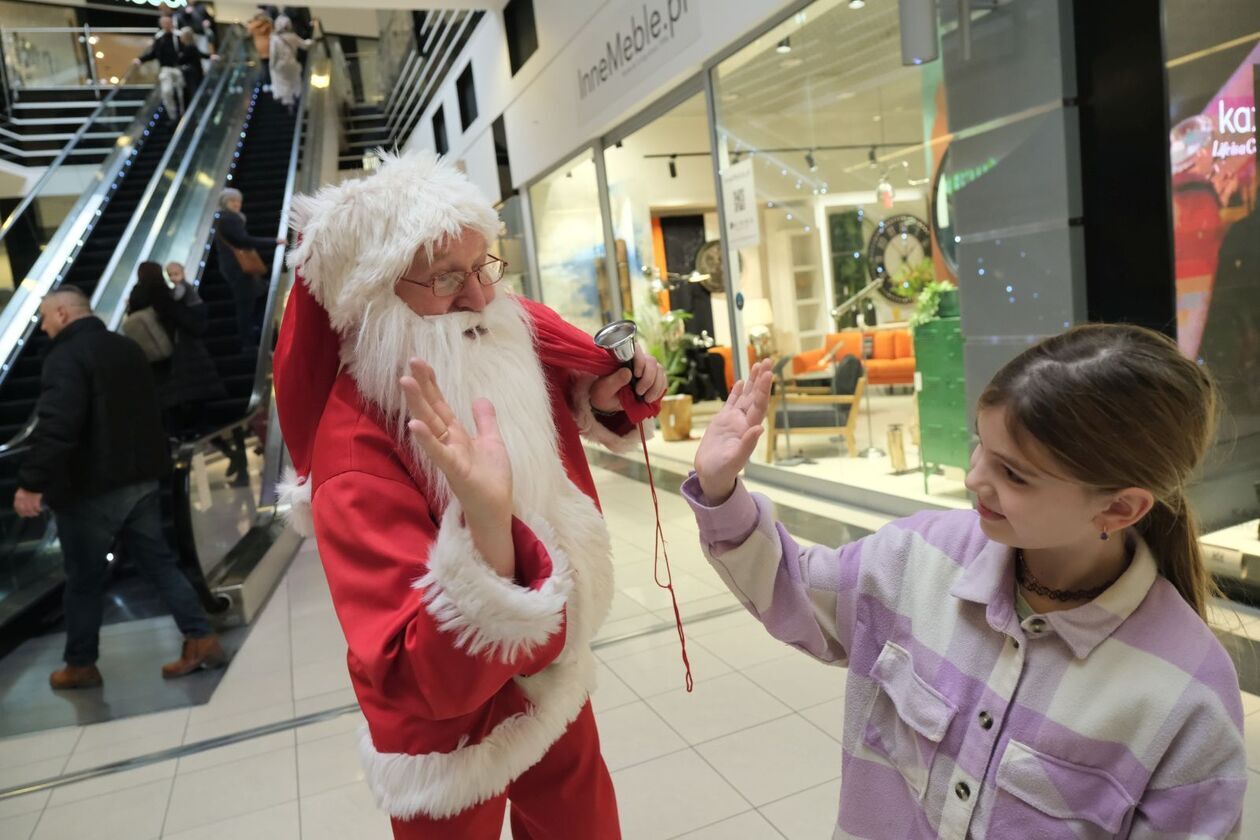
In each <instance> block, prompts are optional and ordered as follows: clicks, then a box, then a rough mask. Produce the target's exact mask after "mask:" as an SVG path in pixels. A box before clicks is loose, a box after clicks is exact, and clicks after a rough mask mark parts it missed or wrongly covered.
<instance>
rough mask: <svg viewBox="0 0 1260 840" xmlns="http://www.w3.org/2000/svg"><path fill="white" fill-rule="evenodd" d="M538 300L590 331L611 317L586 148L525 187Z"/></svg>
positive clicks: (591, 159) (594, 185)
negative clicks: (535, 255)
mask: <svg viewBox="0 0 1260 840" xmlns="http://www.w3.org/2000/svg"><path fill="white" fill-rule="evenodd" d="M529 197H530V205H531V207H532V209H533V218H534V227H535V240H536V242H537V248H538V280H539V285H540V290H541V293H542V300H543V303H546V304H547V305H548V306H550V307H552V308H553V309H555V310H556V311H557V312H559V313H560V314H561V315H562V316H564V318H565V319H566V320H567V321H569V322H570V323H572V324H575V325H577V326H578V327H580V328H581V329H584V330H586V331H587V332H590V333H592V334H593V333H594V332H595V331H596V330H598V329H599V328H600V327H601V326H603V325H604V324H605V323H606V322H608V321H610V320H612V319H613V318H614V317H620V313H617V314H616V315H615V316H614V314H613V313H614V307H613V297H612V289H611V286H610V284H609V283H608V277H607V270H606V262H605V250H604V227H603V216H602V215H601V213H600V207H599V185H598V183H597V181H596V175H595V158H594V155H593V154H592V153H591V152H590V151H589V150H588V151H586V152H583V153H582V154H580V155H578V156H577V157H575V158H573V159H572V160H570V161H568V162H567V163H565V164H562V165H561V166H560V167H559V168H558V169H556V170H555V171H554V172H552V173H551V174H550V175H548V176H546V177H545V178H543V179H542V180H541V181H539V182H538V183H536V184H534V185H533V186H531V187H530V189H529Z"/></svg>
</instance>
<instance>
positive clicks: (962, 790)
mask: <svg viewBox="0 0 1260 840" xmlns="http://www.w3.org/2000/svg"><path fill="white" fill-rule="evenodd" d="M954 795H955V796H957V797H958V798H959V799H961V800H962V801H963V802H966V801H967V800H968V799H970V798H971V788H970V787H968V786H967V783H966V782H959V783H958V784H956V785H954Z"/></svg>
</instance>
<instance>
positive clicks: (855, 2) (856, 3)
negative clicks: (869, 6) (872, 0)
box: [849, 0, 866, 11]
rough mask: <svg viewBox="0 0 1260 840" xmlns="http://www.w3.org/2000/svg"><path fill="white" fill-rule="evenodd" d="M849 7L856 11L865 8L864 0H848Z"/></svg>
mask: <svg viewBox="0 0 1260 840" xmlns="http://www.w3.org/2000/svg"><path fill="white" fill-rule="evenodd" d="M849 8H850V9H853V10H854V11H857V10H858V9H865V8H866V0H849Z"/></svg>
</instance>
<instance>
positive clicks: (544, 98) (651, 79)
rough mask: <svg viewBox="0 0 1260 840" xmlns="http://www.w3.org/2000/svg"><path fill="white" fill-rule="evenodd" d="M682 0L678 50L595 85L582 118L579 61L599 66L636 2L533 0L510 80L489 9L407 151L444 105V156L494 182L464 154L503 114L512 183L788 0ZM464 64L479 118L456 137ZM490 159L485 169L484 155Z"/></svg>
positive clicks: (603, 128) (600, 130) (559, 156)
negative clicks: (524, 51) (534, 40)
mask: <svg viewBox="0 0 1260 840" xmlns="http://www.w3.org/2000/svg"><path fill="white" fill-rule="evenodd" d="M665 1H666V0H648V3H647V5H648V6H649V7H651V6H654V5H659V6H661V7H663V6H664V3H665ZM675 2H684V0H675ZM685 2H687V3H689V4H690V6H691V7H692V12H693V13H694V14H696V15H698V23H699V34H698V36H697V37H695V38H691V39H688V40H687V42H686V43H685V44H682V45H679V46H680V47H685V48H677V47H675V46H673V45H669V44H666V45H665V47H664V48H662V49H661V50H660V53H659V56H657V57H653V58H649V59H647V63H646V64H645V65H644V66H639V67H636V69H635V70H634V71H633V72H632V73H631V74H629V75H628V76H626V77H625V78H620V79H613V80H610V81H609V82H608V83H606V84H605V85H603V86H601V88H600V89H599V91H597V93H596V94H593V95H597V96H600V97H602V99H600V104H599V105H598V106H597V107H598V112H596V113H592V114H591V115H590V116H589V117H585V116H584V114H583V113H582V112H581V109H580V107H579V102H578V75H579V64H586V63H588V62H589V61H590V60H592V58H594V59H595V60H598V58H599V56H600V55H601V54H603V51H604V46H603V45H604V43H605V39H606V38H608V37H610V36H611V35H612V33H613V32H614V31H615V30H616V29H617V28H618V27H619V26H620V27H624V26H625V23H624V18H623V15H628V14H629V12H630V10H631V9H633V10H635V11H636V12H637V11H638V10H639V9H640V8H641V7H642V5H643V3H642V2H635V3H628V2H625V0H604V2H589V0H587V1H586V2H583V0H546V2H536V3H535V4H534V13H535V17H536V24H537V30H538V50H537V52H535V53H534V54H533V55H532V56H530V58H529V60H528V61H527V62H526V63H525V66H524V67H522V68H521V70H520V72H518V73H517V75H516V76H515V77H514V78H513V77H512V76H511V69H510V65H509V63H508V52H507V41H506V38H505V35H504V31H503V17H502V13H501V12H497V11H496V12H488V13H487V14H486V15H485V17H484V18H483V19H482V20H481V22H480V23H479V24H478V26H477V30H476V31H475V32H474V34H473V36H472V38H471V39H470V40H469V42H468V44H467V46H466V47H465V49H464V52H463V53H462V54H461V55H460V57H459V59H458V60H457V61H456V62H455V64H454V66H453V67H452V71H451V73H449V74H448V75H447V77H446V79H445V80H444V82H443V85H442V90H441V92H440V93H439V95H438V96H437V97H436V98H435V100H434V101H433V102H432V103H430V105H429V108H428V110H427V111H426V112H425V114H424V116H423V117H422V120H421V125H420V126H419V127H418V128H417V130H416V132H415V133H414V134H413V135H412V138H411V141H410V143H409V145H419V146H425V147H429V148H432V146H433V136H432V130H431V128H430V127H429V123H430V120H431V117H432V113H433V111H435V110H436V109H437V107H438V106H439V105H443V104H444V105H445V106H446V110H445V114H446V118H447V137H448V140H449V141H450V154H451V155H453V156H454V157H457V158H461V157H468V158H469V159H468V160H467V166H468V171H469V173H470V174H472V175H473V177H474V178H476V179H477V181H478V183H484V184H495V185H497V183H498V179H497V175H494V176H493V177H492V176H489V175H485V174H479V173H477V168H478V167H479V166H483V165H485V163H486V160H485V158H484V155H482V156H472V157H470V156H469V150H470V149H471V148H472V147H473V145H474V143H475V142H476V141H478V140H479V139H480V137H481V135H482V134H483V133H485V134H488V132H489V130H490V125H491V123H492V122H493V121H494V120H495V118H497V117H498V116H499V115H500V114H503V115H504V123H505V128H506V129H507V137H508V149H509V153H510V155H511V160H512V178H513V181H514V183H515V185H516V186H518V187H519V186H520V185H521V184H522V183H524V182H526V181H530V180H533V179H534V178H536V177H537V176H539V175H541V174H542V173H544V172H545V171H547V170H548V169H550V168H552V167H553V166H555V165H557V164H559V163H561V162H562V161H563V160H564V159H565V158H567V157H568V156H569V155H570V154H572V153H573V152H575V151H577V150H578V149H579V148H580V147H581V146H582V145H583V144H585V143H588V142H589V141H591V140H592V139H594V138H596V137H599V136H601V135H602V134H604V133H606V132H607V131H608V130H609V129H611V128H613V127H614V126H616V125H617V124H619V123H620V122H622V121H623V120H625V119H626V118H627V117H629V116H630V115H632V114H634V113H636V112H638V111H640V110H642V109H643V108H644V107H646V106H648V105H650V104H651V103H652V102H653V101H654V100H656V99H657V98H658V97H659V96H661V95H662V94H664V93H665V92H667V91H668V90H670V89H671V88H673V87H675V86H676V85H677V84H679V83H680V82H682V81H683V80H685V79H687V78H688V77H690V76H691V75H693V74H695V73H696V72H698V71H699V70H700V69H701V67H702V66H703V63H704V61H705V60H706V59H708V58H709V57H710V56H712V55H714V54H716V53H717V52H719V51H720V50H722V49H723V48H724V47H726V46H727V45H729V44H731V43H733V42H735V41H737V40H739V39H740V38H741V37H742V36H743V35H745V33H747V32H748V31H749V30H751V29H753V28H754V27H756V26H757V25H758V24H760V23H762V22H763V21H765V20H766V19H768V18H770V17H772V16H775V15H777V14H778V13H779V12H780V10H781V9H782V8H783V7H785V6H786V5H787V0H685ZM469 61H472V62H473V81H474V84H475V86H476V90H477V106H478V110H479V114H478V117H477V119H476V121H474V122H473V124H472V125H471V126H469V128H468V130H467V131H461V130H460V126H459V108H458V104H457V101H456V98H455V80H456V78H458V76H459V74H460V73H461V72H463V70H464V67H465V66H466V65H467V64H468V62H469ZM588 69H589V68H588ZM479 161H480V162H479ZM489 163H490V164H491V165H493V158H491V159H490V160H489ZM662 166H663V164H662ZM498 192H499V191H498V189H497V186H496V187H495V189H494V190H493V191H491V192H490V195H491V197H492V198H495V199H498V198H500V196H499V194H498Z"/></svg>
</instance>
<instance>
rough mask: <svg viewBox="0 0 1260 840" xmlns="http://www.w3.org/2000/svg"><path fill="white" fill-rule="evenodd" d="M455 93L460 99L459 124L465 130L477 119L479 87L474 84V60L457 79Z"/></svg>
mask: <svg viewBox="0 0 1260 840" xmlns="http://www.w3.org/2000/svg"><path fill="white" fill-rule="evenodd" d="M455 93H456V96H457V98H458V99H459V125H460V128H462V129H463V130H464V131H467V130H468V126H470V125H472V124H473V120H475V119H477V88H476V87H475V86H474V85H473V68H472V62H471V61H470V62H468V66H467V67H465V68H464V72H462V73H460V74H459V78H457V79H456V80H455Z"/></svg>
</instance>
